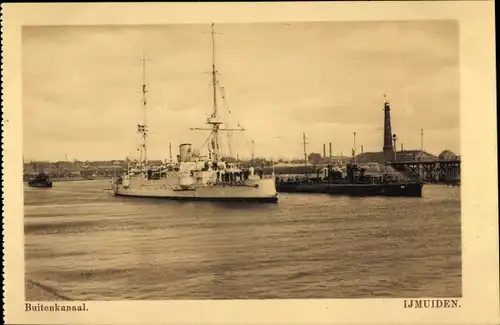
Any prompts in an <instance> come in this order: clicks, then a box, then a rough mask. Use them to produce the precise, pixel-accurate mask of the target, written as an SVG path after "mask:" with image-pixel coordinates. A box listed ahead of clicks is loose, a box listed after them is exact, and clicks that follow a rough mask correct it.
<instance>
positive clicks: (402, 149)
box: [401, 142, 404, 151]
mask: <svg viewBox="0 0 500 325" xmlns="http://www.w3.org/2000/svg"><path fill="white" fill-rule="evenodd" d="M401 151H404V147H403V143H402V142H401Z"/></svg>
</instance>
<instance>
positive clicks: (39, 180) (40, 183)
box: [28, 173, 52, 188]
mask: <svg viewBox="0 0 500 325" xmlns="http://www.w3.org/2000/svg"><path fill="white" fill-rule="evenodd" d="M28 186H29V187H44V188H49V187H52V179H51V178H50V176H49V175H47V174H44V173H40V174H38V175H36V176H35V177H32V178H30V179H29V180H28Z"/></svg>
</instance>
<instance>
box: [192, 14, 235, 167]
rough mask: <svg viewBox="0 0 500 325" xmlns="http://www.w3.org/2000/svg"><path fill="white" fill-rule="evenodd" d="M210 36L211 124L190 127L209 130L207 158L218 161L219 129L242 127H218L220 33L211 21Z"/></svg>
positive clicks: (221, 121)
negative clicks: (217, 47)
mask: <svg viewBox="0 0 500 325" xmlns="http://www.w3.org/2000/svg"><path fill="white" fill-rule="evenodd" d="M210 34H211V36H212V71H211V72H210V73H211V74H212V88H213V111H212V114H211V115H210V116H209V117H208V118H207V124H208V125H211V126H212V127H211V128H191V130H208V131H211V134H210V137H209V139H210V146H209V159H211V160H213V161H215V162H217V161H220V159H221V158H222V157H221V150H220V142H219V131H244V129H228V128H224V129H222V128H221V127H220V125H221V124H223V123H224V122H223V120H222V118H221V117H220V115H219V113H218V107H217V85H218V81H217V74H218V71H217V69H216V66H215V35H221V33H216V32H215V29H214V23H212V30H211V32H210Z"/></svg>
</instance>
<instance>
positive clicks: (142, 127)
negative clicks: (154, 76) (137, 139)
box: [137, 55, 148, 167]
mask: <svg viewBox="0 0 500 325" xmlns="http://www.w3.org/2000/svg"><path fill="white" fill-rule="evenodd" d="M141 92H142V99H141V103H142V124H137V132H138V133H140V134H141V139H142V143H141V148H140V153H141V156H140V164H141V167H146V166H147V165H148V150H147V137H148V126H147V98H146V95H147V92H148V90H147V85H146V58H145V57H144V55H143V56H142V89H141Z"/></svg>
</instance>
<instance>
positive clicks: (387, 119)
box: [382, 94, 394, 161]
mask: <svg viewBox="0 0 500 325" xmlns="http://www.w3.org/2000/svg"><path fill="white" fill-rule="evenodd" d="M384 97H386V95H385V94H384ZM392 141H393V139H392V129H391V104H390V103H389V101H388V100H387V99H386V100H385V102H384V147H383V148H382V150H383V152H384V158H385V161H390V160H392V159H393V158H394V147H393V145H392Z"/></svg>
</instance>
